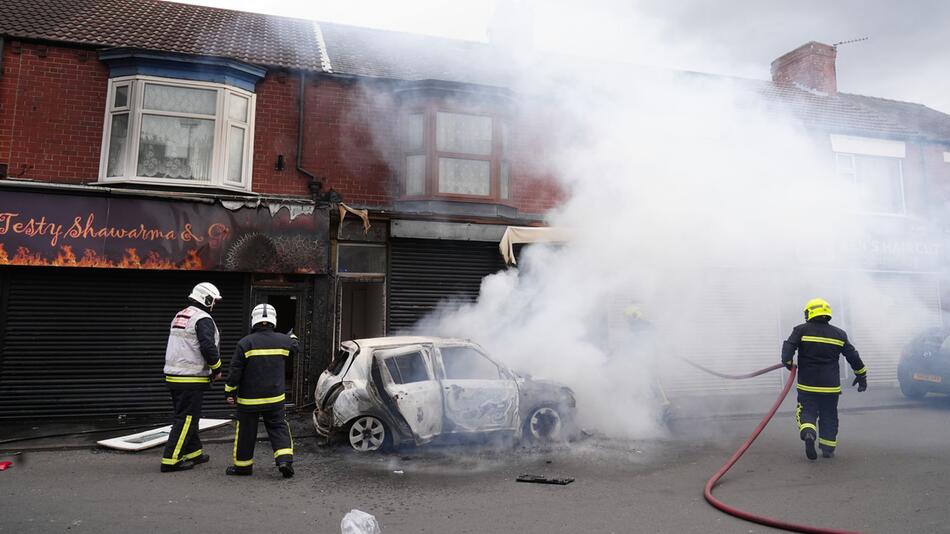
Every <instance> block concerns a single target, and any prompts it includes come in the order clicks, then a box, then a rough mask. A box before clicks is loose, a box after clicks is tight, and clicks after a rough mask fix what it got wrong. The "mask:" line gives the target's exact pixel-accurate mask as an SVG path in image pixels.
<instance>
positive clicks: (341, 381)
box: [313, 337, 575, 451]
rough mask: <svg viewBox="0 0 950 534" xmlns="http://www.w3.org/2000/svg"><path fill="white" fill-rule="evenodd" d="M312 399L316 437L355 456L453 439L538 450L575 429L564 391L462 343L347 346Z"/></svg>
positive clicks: (383, 341)
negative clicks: (483, 439)
mask: <svg viewBox="0 0 950 534" xmlns="http://www.w3.org/2000/svg"><path fill="white" fill-rule="evenodd" d="M314 398H315V399H316V404H317V407H316V409H315V410H314V411H313V423H314V427H315V428H316V431H317V434H318V435H319V436H321V437H322V438H325V439H326V440H327V441H328V442H334V441H337V440H342V441H344V442H346V443H349V445H350V446H351V447H352V448H353V449H355V450H357V451H376V450H380V449H385V448H388V447H391V446H400V445H405V444H412V445H421V444H424V443H428V442H430V441H432V440H435V439H437V438H440V437H444V436H452V435H469V436H471V435H503V436H510V437H512V438H514V439H515V440H528V441H533V442H541V443H543V442H551V441H558V440H562V439H565V438H567V437H569V435H570V434H571V433H573V430H574V423H573V421H574V412H575V400H574V393H573V392H572V391H571V390H570V388H568V387H565V386H563V385H561V384H557V383H554V382H549V381H545V380H533V379H530V378H525V377H521V376H519V375H517V374H515V373H514V372H512V371H511V370H509V369H508V368H507V367H505V366H504V365H502V364H500V363H499V362H496V361H495V360H493V359H491V358H490V357H489V356H488V355H487V354H485V351H484V350H483V349H482V348H481V347H480V346H478V345H477V344H475V343H472V342H471V341H466V340H461V339H445V338H436V337H384V338H373V339H358V340H353V341H346V342H344V343H343V344H342V345H341V347H340V350H339V352H338V353H337V355H336V358H335V359H334V361H333V363H332V364H331V365H330V368H329V369H327V370H326V371H324V372H323V374H322V375H321V376H320V379H319V380H318V381H317V387H316V391H315V394H314Z"/></svg>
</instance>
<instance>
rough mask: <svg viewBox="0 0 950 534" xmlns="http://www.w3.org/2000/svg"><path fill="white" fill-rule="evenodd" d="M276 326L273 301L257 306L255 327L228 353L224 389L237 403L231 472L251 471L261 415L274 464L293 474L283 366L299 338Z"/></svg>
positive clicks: (253, 313) (253, 319)
mask: <svg viewBox="0 0 950 534" xmlns="http://www.w3.org/2000/svg"><path fill="white" fill-rule="evenodd" d="M276 325H277V311H276V310H275V309H274V307H273V306H271V305H270V304H258V305H257V306H255V307H254V310H253V311H251V328H252V330H253V331H252V332H251V333H250V334H249V335H247V336H245V337H244V338H242V339H241V340H240V341H238V344H237V348H236V349H235V351H234V356H233V357H232V358H231V368H230V371H229V372H228V382H227V384H226V385H225V386H224V391H225V394H226V395H227V398H228V403H229V404H232V405H235V404H236V405H237V424H236V425H235V431H234V458H233V462H234V463H233V465H232V466H231V467H228V469H227V471H226V472H227V474H229V475H250V474H252V473H253V469H254V442H255V441H256V440H257V422H258V421H259V420H260V419H263V420H264V428H265V429H266V430H267V436H268V437H269V438H270V443H271V446H272V447H273V449H274V462H275V463H276V464H277V469H278V470H280V472H281V474H282V475H284V478H290V477H292V476H294V468H293V461H294V440H293V437H292V436H291V434H290V425H289V424H288V423H287V419H285V418H284V400H285V394H284V380H285V378H284V368H285V366H286V365H287V362H288V361H293V360H294V358H295V356H296V354H297V339H296V337H294V336H288V335H287V334H281V333H280V332H275V331H274V327H275V326H276Z"/></svg>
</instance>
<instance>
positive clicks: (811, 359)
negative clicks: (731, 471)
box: [782, 299, 868, 460]
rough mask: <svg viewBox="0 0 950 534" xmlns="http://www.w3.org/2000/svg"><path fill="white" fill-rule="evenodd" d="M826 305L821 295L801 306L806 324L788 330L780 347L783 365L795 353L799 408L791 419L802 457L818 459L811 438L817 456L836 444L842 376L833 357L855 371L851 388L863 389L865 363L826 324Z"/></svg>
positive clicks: (845, 339)
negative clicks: (844, 360) (794, 420)
mask: <svg viewBox="0 0 950 534" xmlns="http://www.w3.org/2000/svg"><path fill="white" fill-rule="evenodd" d="M829 321H831V305H830V304H828V302H827V301H825V300H822V299H812V300H809V301H808V304H805V322H804V323H802V324H800V325H798V326H796V327H795V328H794V329H792V334H791V335H790V336H788V339H786V340H785V343H784V344H783V345H782V363H783V364H785V367H787V368H788V369H791V368H792V365H793V364H792V357H793V356H794V355H795V352H796V351H797V352H798V407H797V409H796V410H795V418H796V420H797V421H798V433H799V436H800V437H801V439H802V441H804V442H805V456H807V457H808V459H809V460H814V459H816V458H818V453H817V451H815V441H816V440H817V441H818V447H819V448H820V449H821V453H822V456H824V457H825V458H833V457H834V455H835V448H836V447H837V446H838V396H839V395H841V379H840V373H839V370H838V361H839V358H840V356H841V355H844V357H845V359H846V360H847V361H848V364H849V365H850V366H851V369H852V370H853V371H854V381H853V382H852V383H851V385H852V386H855V385H856V386H858V391H864V390H866V389H867V387H868V377H867V376H868V375H867V372H868V370H867V367H865V366H864V362H862V361H861V356H859V355H858V351H857V350H856V349H855V348H854V345H852V344H851V342H850V341H849V340H848V334H847V332H845V331H844V330H842V329H840V328H838V327H836V326H832V325H831V324H829Z"/></svg>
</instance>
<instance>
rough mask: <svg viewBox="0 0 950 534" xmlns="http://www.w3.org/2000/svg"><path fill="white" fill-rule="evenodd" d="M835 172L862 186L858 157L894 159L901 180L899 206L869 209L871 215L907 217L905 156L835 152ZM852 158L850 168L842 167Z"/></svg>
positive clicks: (898, 177) (857, 185)
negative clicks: (891, 209) (895, 208)
mask: <svg viewBox="0 0 950 534" xmlns="http://www.w3.org/2000/svg"><path fill="white" fill-rule="evenodd" d="M834 155H835V174H836V175H837V176H839V177H842V178H844V177H847V178H848V179H850V180H851V183H852V184H853V185H855V187H861V183H860V182H859V178H858V165H857V158H876V159H885V160H894V161H896V162H897V179H898V181H899V182H900V183H899V185H900V188H899V189H900V199H899V204H900V206H899V208H898V209H897V210H896V211H868V212H865V213H869V214H871V215H883V216H890V217H905V216H907V192H906V190H905V188H904V160H903V158H897V157H893V156H876V155H871V154H855V153H851V152H835V153H834ZM846 159H847V160H850V163H851V166H850V168H843V167H842V164H841V162H842V160H846Z"/></svg>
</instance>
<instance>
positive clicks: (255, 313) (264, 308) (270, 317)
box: [251, 304, 277, 328]
mask: <svg viewBox="0 0 950 534" xmlns="http://www.w3.org/2000/svg"><path fill="white" fill-rule="evenodd" d="M260 323H270V324H272V325H274V326H277V310H275V309H274V307H273V306H271V305H270V304H258V305H257V306H254V310H252V311H251V328H254V327H255V326H257V325H258V324H260Z"/></svg>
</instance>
